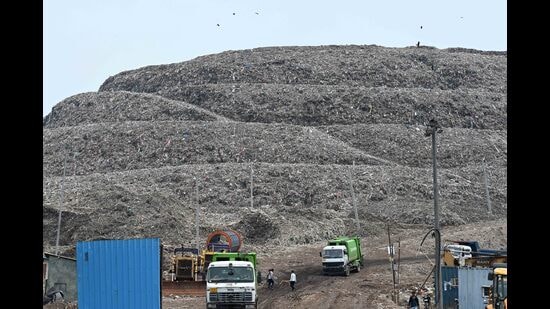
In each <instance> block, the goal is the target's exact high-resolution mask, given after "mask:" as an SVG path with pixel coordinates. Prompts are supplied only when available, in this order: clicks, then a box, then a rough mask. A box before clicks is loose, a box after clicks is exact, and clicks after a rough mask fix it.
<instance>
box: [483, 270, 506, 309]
mask: <svg viewBox="0 0 550 309" xmlns="http://www.w3.org/2000/svg"><path fill="white" fill-rule="evenodd" d="M487 280H490V281H493V285H492V287H491V289H490V292H489V295H490V296H489V303H488V304H487V306H485V309H508V268H507V265H506V264H496V265H495V268H494V269H493V270H491V271H490V272H489V274H487Z"/></svg>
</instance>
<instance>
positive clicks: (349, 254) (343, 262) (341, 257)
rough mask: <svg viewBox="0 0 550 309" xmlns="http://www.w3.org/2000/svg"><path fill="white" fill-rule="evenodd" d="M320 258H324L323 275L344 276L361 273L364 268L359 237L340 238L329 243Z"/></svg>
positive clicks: (320, 253)
mask: <svg viewBox="0 0 550 309" xmlns="http://www.w3.org/2000/svg"><path fill="white" fill-rule="evenodd" d="M319 256H321V257H322V258H323V261H322V262H323V274H324V275H328V274H344V275H346V276H349V273H350V271H355V272H359V271H360V270H361V266H363V254H362V253H361V241H360V239H359V237H345V236H344V237H338V238H336V239H332V240H329V241H328V244H327V246H326V247H324V248H323V251H322V252H319Z"/></svg>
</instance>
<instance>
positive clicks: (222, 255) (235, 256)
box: [212, 252, 256, 268]
mask: <svg viewBox="0 0 550 309" xmlns="http://www.w3.org/2000/svg"><path fill="white" fill-rule="evenodd" d="M219 261H248V262H252V264H253V265H254V268H256V253H255V252H249V253H241V252H216V253H214V255H213V256H212V262H219Z"/></svg>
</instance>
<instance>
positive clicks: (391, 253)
mask: <svg viewBox="0 0 550 309" xmlns="http://www.w3.org/2000/svg"><path fill="white" fill-rule="evenodd" d="M387 227H388V254H389V255H390V263H391V274H392V278H393V296H395V303H396V304H397V303H398V301H399V300H398V297H397V293H396V291H395V288H396V286H395V262H394V258H393V257H394V253H395V250H394V246H393V244H392V242H391V237H390V224H389V223H388V224H387Z"/></svg>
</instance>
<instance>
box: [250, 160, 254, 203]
mask: <svg viewBox="0 0 550 309" xmlns="http://www.w3.org/2000/svg"><path fill="white" fill-rule="evenodd" d="M253 208H254V170H253V169H252V165H250V209H253Z"/></svg>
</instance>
